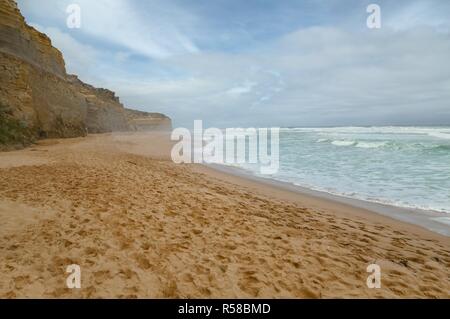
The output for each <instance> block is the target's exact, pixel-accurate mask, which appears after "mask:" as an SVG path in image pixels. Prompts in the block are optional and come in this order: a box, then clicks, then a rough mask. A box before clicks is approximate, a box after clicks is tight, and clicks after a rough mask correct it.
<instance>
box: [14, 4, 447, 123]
mask: <svg viewBox="0 0 450 319" xmlns="http://www.w3.org/2000/svg"><path fill="white" fill-rule="evenodd" d="M71 3H77V4H79V5H80V8H81V28H80V29H70V28H68V27H67V25H66V19H67V17H68V14H67V13H66V8H67V6H68V5H69V4H71ZM370 3H377V4H378V5H379V6H380V7H381V19H382V20H381V29H369V28H367V26H366V19H367V17H368V15H369V13H367V12H366V8H367V6H368V4H370ZM18 4H19V7H20V9H21V10H22V13H23V14H24V16H25V18H26V20H27V22H28V23H30V24H31V25H33V26H35V27H36V28H37V29H38V30H40V31H42V32H44V33H46V34H47V35H49V36H50V38H51V39H52V41H53V44H54V46H56V47H57V48H58V49H60V50H61V51H62V52H63V54H64V57H65V60H66V65H67V70H68V72H69V73H74V74H77V75H79V77H80V78H81V79H82V80H83V81H85V82H88V83H90V84H93V85H95V86H99V87H106V88H109V89H111V90H114V91H115V92H116V93H117V94H118V95H119V96H120V98H121V100H122V102H123V103H124V104H125V105H126V106H128V107H131V108H135V109H139V110H144V111H157V112H163V113H165V114H167V115H169V116H170V117H172V119H173V120H174V125H175V126H187V127H190V126H192V123H193V120H195V119H202V120H204V121H205V122H206V123H205V124H206V125H208V126H217V127H236V126H246V127H250V126H259V127H263V126H323V125H326V126H329V125H408V124H409V125H420V124H421V125H430V124H450V61H449V59H450V1H448V0H436V1H430V0H423V1H414V0H404V1H402V0H396V1H375V0H372V1H361V0H354V1H352V0H348V1H341V0H329V1H317V0H314V1H313V0H306V1H300V0H272V1H271V0H245V1H244V0H160V1H153V0H151V1H144V0H95V1H92V0H39V1H36V0H18Z"/></svg>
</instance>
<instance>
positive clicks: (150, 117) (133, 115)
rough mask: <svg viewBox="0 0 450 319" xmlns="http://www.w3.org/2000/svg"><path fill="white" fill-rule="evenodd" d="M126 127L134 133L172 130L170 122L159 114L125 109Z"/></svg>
mask: <svg viewBox="0 0 450 319" xmlns="http://www.w3.org/2000/svg"><path fill="white" fill-rule="evenodd" d="M125 112H126V114H127V118H128V125H130V127H132V129H133V130H135V131H167V130H170V129H172V121H171V119H170V118H169V117H167V116H165V115H164V114H161V113H148V112H141V111H136V110H130V109H125Z"/></svg>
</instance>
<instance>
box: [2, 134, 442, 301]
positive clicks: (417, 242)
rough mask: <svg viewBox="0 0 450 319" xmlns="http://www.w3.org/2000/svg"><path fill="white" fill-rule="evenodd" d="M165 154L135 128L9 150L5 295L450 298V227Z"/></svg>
mask: <svg viewBox="0 0 450 319" xmlns="http://www.w3.org/2000/svg"><path fill="white" fill-rule="evenodd" d="M169 151H170V144H169V143H168V139H167V136H164V135H162V134H142V133H140V134H137V133H136V134H121V135H110V134H105V135H95V136H89V137H87V138H78V139H67V140H47V141H43V142H40V143H39V145H37V146H34V147H32V148H29V149H26V150H23V151H15V152H9V153H0V218H1V223H0V297H10V298H16V297H38V298H40V297H44V298H48V297H50V298H55V297H57V298H76V297H113V298H115V297H140V298H141V297H150V298H173V297H182V298H187V297H192V298H199V297H203V298H210V297H216V298H224V297H227V298H234V297H245V298H246V297H257V298H272V297H276V298H280V297H288V298H317V297H441V298H449V297H450V293H449V291H450V283H449V282H450V240H449V237H444V236H440V235H437V234H434V233H432V232H429V231H427V230H424V229H422V228H419V227H417V226H412V225H409V224H406V223H401V222H397V221H394V220H392V219H390V218H386V217H382V216H379V215H376V214H373V213H370V212H367V211H364V210H363V209H359V208H355V207H351V206H348V205H344V204H339V203H334V202H331V201H327V200H325V199H323V200H320V199H317V198H310V197H308V196H306V195H299V194H295V193H293V192H288V191H285V190H282V189H278V188H275V187H273V186H270V185H264V184H260V183H257V182H255V181H248V180H244V179H242V178H239V177H235V176H230V175H226V174H224V173H221V172H216V171H213V170H211V169H209V168H205V167H202V166H198V165H176V164H173V163H172V162H171V161H169V160H168V154H169ZM374 262H376V263H378V264H379V265H380V266H381V269H382V288H381V289H369V288H367V286H366V278H367V276H368V273H366V267H367V266H368V265H369V264H370V263H374ZM74 263H75V264H79V265H80V266H81V271H82V277H81V282H82V288H81V289H73V290H71V289H68V288H66V276H67V274H66V272H65V271H66V267H67V265H70V264H74Z"/></svg>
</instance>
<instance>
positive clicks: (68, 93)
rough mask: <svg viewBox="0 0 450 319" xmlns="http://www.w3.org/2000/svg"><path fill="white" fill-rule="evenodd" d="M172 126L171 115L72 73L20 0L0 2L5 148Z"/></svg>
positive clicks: (0, 109)
mask: <svg viewBox="0 0 450 319" xmlns="http://www.w3.org/2000/svg"><path fill="white" fill-rule="evenodd" d="M170 128H171V121H170V119H169V118H168V117H167V116H165V115H162V114H158V113H146V112H140V111H133V110H128V109H125V108H124V106H123V105H122V103H121V102H120V100H119V98H118V97H117V96H116V95H115V93H114V92H112V91H109V90H107V89H98V88H95V87H93V86H91V85H89V84H86V83H83V82H82V81H81V80H79V79H78V78H77V76H75V75H69V74H67V73H66V68H65V63H64V59H63V56H62V54H61V52H60V51H59V50H58V49H56V48H55V47H53V46H52V43H51V40H50V38H49V37H47V36H46V35H45V34H43V33H41V32H39V31H37V30H36V29H34V28H33V27H31V26H29V25H27V24H26V22H25V19H24V17H23V16H22V14H21V13H20V11H19V9H18V7H17V4H16V3H15V1H14V0H0V149H6V148H11V147H14V148H17V147H23V146H25V145H27V144H29V143H31V142H33V141H34V140H36V139H39V138H47V137H77V136H84V135H86V134H87V133H105V132H113V131H129V130H154V129H158V130H167V129H170Z"/></svg>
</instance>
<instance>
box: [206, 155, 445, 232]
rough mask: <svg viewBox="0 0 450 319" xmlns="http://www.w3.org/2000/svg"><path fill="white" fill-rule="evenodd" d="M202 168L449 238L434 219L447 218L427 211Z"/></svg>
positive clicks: (239, 170)
mask: <svg viewBox="0 0 450 319" xmlns="http://www.w3.org/2000/svg"><path fill="white" fill-rule="evenodd" d="M204 166H205V167H208V168H211V169H213V170H216V171H218V172H221V173H224V174H230V175H232V176H235V177H238V178H242V179H247V180H249V181H253V182H256V183H261V184H264V185H267V186H271V187H274V188H278V189H281V190H285V191H288V192H292V193H294V194H298V195H300V196H302V197H310V198H314V199H316V200H317V201H321V200H323V201H326V202H330V203H333V204H337V203H339V204H344V205H348V206H350V207H351V208H354V209H362V210H364V211H365V212H368V213H370V214H376V215H380V216H383V217H387V218H389V219H392V220H395V221H397V222H403V223H407V224H412V225H414V226H418V227H420V228H424V229H426V230H428V231H431V232H433V233H436V234H439V235H443V236H446V237H450V224H447V223H445V222H439V221H436V219H438V218H443V219H447V220H449V222H450V214H446V213H443V212H436V211H430V210H422V209H414V208H406V207H400V206H394V205H389V204H384V203H378V202H373V201H369V200H363V199H358V198H352V197H346V196H343V195H337V194H332V193H328V192H325V191H319V190H314V189H310V188H307V187H303V186H299V185H295V184H293V183H289V182H284V181H280V180H276V179H273V178H265V177H262V176H257V175H255V174H252V173H251V172H249V171H246V170H245V169H242V168H239V167H232V166H227V165H220V164H204Z"/></svg>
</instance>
